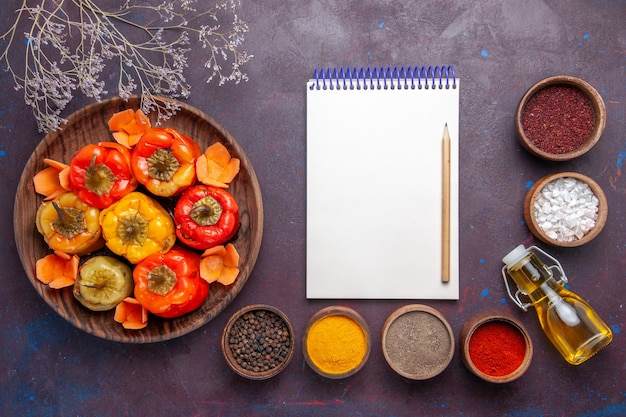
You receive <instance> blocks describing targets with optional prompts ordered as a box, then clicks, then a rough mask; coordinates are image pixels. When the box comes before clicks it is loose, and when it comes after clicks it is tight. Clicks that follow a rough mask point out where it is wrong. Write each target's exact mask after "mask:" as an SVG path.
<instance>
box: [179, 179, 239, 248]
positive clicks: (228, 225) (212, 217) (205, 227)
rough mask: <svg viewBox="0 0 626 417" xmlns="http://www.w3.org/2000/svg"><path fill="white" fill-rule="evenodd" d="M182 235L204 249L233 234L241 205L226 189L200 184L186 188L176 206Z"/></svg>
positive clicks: (194, 246)
mask: <svg viewBox="0 0 626 417" xmlns="http://www.w3.org/2000/svg"><path fill="white" fill-rule="evenodd" d="M174 223H175V224H176V236H177V237H178V239H179V240H180V241H181V242H183V243H184V244H186V245H187V246H190V247H192V248H194V249H199V250H204V249H208V248H211V247H213V246H216V245H220V244H222V243H224V242H226V241H228V240H229V239H230V238H232V237H233V236H234V235H235V233H237V230H238V229H239V206H238V205H237V201H236V200H235V198H234V197H233V196H232V195H231V194H230V193H228V192H227V191H226V190H224V189H222V188H217V187H211V186H208V185H197V186H195V187H192V188H190V189H188V190H187V191H185V192H184V193H183V194H182V195H181V196H180V198H179V200H178V203H177V204H176V207H175V208H174Z"/></svg>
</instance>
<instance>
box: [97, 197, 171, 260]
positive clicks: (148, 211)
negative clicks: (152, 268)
mask: <svg viewBox="0 0 626 417" xmlns="http://www.w3.org/2000/svg"><path fill="white" fill-rule="evenodd" d="M100 224H101V225H102V236H103V237H104V240H105V241H106V245H107V247H108V248H109V249H110V250H111V251H112V252H114V253H116V254H117V255H120V256H124V257H125V258H126V259H128V260H129V261H130V262H131V263H133V264H136V263H138V262H140V261H141V260H143V259H144V258H146V257H147V256H149V255H152V254H153V253H165V252H167V251H168V250H170V249H171V247H172V246H173V245H174V243H175V241H176V234H175V231H174V221H173V220H172V218H171V217H170V215H169V213H168V212H167V211H166V210H165V209H164V208H163V207H162V206H161V205H160V204H159V203H158V202H157V201H155V200H153V199H152V198H150V197H148V196H147V195H145V194H142V193H140V192H132V193H130V194H127V195H126V196H124V197H123V198H122V199H121V200H119V201H118V202H116V203H114V204H113V205H111V206H110V207H108V208H106V209H104V210H102V212H101V213H100Z"/></svg>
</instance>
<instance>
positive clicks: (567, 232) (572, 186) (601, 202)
mask: <svg viewBox="0 0 626 417" xmlns="http://www.w3.org/2000/svg"><path fill="white" fill-rule="evenodd" d="M607 215H608V204H607V200H606V196H605V195H604V192H603V191H602V188H600V186H599V185H598V184H597V183H596V182H595V181H594V180H592V179H591V178H589V177H588V176H586V175H583V174H580V173H577V172H560V173H557V174H551V175H547V176H545V177H543V178H541V179H540V180H538V181H537V182H535V184H534V185H533V186H532V187H531V188H530V190H529V191H528V193H527V194H526V198H525V200H524V219H525V220H526V225H527V226H528V228H529V229H530V231H531V232H532V234H533V235H534V236H535V237H536V238H538V239H539V240H541V241H542V242H545V243H548V244H550V245H554V246H561V247H574V246H580V245H584V244H585V243H587V242H589V241H591V240H592V239H594V238H595V237H596V236H597V235H598V234H599V233H600V232H601V231H602V228H603V227H604V225H605V223H606V218H607Z"/></svg>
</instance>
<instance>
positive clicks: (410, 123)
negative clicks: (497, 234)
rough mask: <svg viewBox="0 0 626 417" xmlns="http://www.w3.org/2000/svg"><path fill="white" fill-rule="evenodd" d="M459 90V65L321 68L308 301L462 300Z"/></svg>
mask: <svg viewBox="0 0 626 417" xmlns="http://www.w3.org/2000/svg"><path fill="white" fill-rule="evenodd" d="M459 88H460V84H459V79H458V78H456V75H455V74H454V69H453V68H452V67H429V68H425V67H409V68H400V69H379V68H376V69H373V70H365V69H352V70H344V69H339V70H321V71H318V70H316V71H315V75H314V79H311V80H309V82H308V83H307V150H306V155H307V156H306V160H307V237H306V244H307V259H306V263H307V269H306V297H307V298H310V299H311V298H329V299H338V298H343V299H357V298H358V299H458V298H459V262H458V258H459V227H458V195H459V181H458V177H459V175H458V173H459V163H458V161H459V156H458V149H459V146H458V137H459V136H458V131H459ZM446 123H447V125H448V129H449V132H450V137H451V155H450V157H451V166H450V168H451V171H450V172H451V182H450V191H451V206H450V230H451V233H450V280H449V282H447V283H444V282H442V279H441V271H442V261H441V253H442V230H441V229H442V166H443V163H442V137H443V132H444V126H445V125H446Z"/></svg>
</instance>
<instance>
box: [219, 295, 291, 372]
mask: <svg viewBox="0 0 626 417" xmlns="http://www.w3.org/2000/svg"><path fill="white" fill-rule="evenodd" d="M294 348H295V333H294V331H293V327H292V325H291V323H290V321H289V319H288V318H287V316H286V315H285V314H284V313H283V312H282V311H280V310H279V309H278V308H276V307H273V306H270V305H266V304H253V305H249V306H247V307H244V308H242V309H240V310H238V311H237V312H236V313H235V314H233V315H232V316H231V318H230V319H229V320H228V322H227V323H226V326H225V327H224V332H223V333H222V353H223V354H224V358H225V359H226V363H227V364H228V366H230V368H231V369H232V370H233V371H235V373H237V374H239V375H240V376H243V377H245V378H248V379H253V380H262V379H268V378H271V377H273V376H275V375H278V374H279V373H280V372H281V371H282V370H283V369H285V367H287V365H288V364H289V361H290V360H291V358H292V356H293V352H294Z"/></svg>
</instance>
